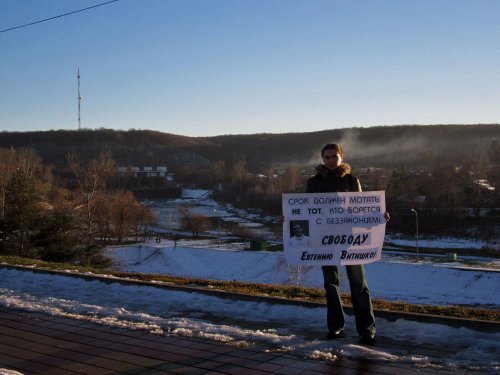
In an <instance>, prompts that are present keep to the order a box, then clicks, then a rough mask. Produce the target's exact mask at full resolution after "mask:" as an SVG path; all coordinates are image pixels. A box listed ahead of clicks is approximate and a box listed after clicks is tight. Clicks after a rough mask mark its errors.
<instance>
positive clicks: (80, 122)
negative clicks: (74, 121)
mask: <svg viewBox="0 0 500 375" xmlns="http://www.w3.org/2000/svg"><path fill="white" fill-rule="evenodd" d="M77 78H78V130H80V129H81V128H82V120H81V118H80V103H81V102H82V97H81V95H80V68H78V76H77Z"/></svg>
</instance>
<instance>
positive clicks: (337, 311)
mask: <svg viewBox="0 0 500 375" xmlns="http://www.w3.org/2000/svg"><path fill="white" fill-rule="evenodd" d="M321 158H322V161H323V162H322V164H320V165H319V166H317V167H316V172H317V173H316V175H315V176H314V177H311V178H310V179H309V180H308V181H307V189H306V193H327V192H328V193H330V192H361V185H360V183H359V180H358V179H357V178H356V177H354V176H353V175H352V174H351V167H350V166H349V165H348V164H346V163H343V158H344V151H343V150H342V147H340V146H339V145H337V144H335V143H328V144H326V145H324V146H323V147H322V149H321ZM384 217H385V219H386V221H388V220H389V214H388V213H385V214H384ZM322 271H323V279H324V287H325V291H326V302H327V326H328V335H327V338H328V339H335V338H338V337H341V336H342V334H343V332H344V325H345V317H344V310H343V308H342V303H341V300H340V291H339V270H338V267H337V266H335V265H331V266H330V265H328V266H322ZM346 271H347V277H348V279H349V286H350V289H351V299H352V305H353V309H354V316H355V319H356V329H357V331H358V334H359V335H360V336H361V339H360V342H361V343H363V344H366V345H374V344H375V316H374V313H373V307H372V302H371V297H370V290H369V289H368V284H367V282H366V277H365V271H364V268H363V265H362V264H356V265H346Z"/></svg>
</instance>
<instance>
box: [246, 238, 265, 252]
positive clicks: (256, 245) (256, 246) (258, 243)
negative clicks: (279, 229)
mask: <svg viewBox="0 0 500 375" xmlns="http://www.w3.org/2000/svg"><path fill="white" fill-rule="evenodd" d="M267 247H268V243H267V241H266V240H251V241H250V250H267Z"/></svg>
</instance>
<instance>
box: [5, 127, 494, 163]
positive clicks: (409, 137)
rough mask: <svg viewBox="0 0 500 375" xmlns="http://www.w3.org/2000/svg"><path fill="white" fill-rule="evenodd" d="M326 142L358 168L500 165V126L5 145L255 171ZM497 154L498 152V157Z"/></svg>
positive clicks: (146, 134)
mask: <svg viewBox="0 0 500 375" xmlns="http://www.w3.org/2000/svg"><path fill="white" fill-rule="evenodd" d="M326 142H335V143H339V144H341V145H342V146H343V147H344V150H345V153H346V158H345V159H346V161H347V162H349V163H351V164H352V165H353V166H355V167H359V168H360V167H388V168H397V167H400V166H402V165H404V166H418V165H427V164H429V163H435V162H436V161H443V162H460V160H463V159H466V158H470V157H476V156H477V155H479V156H480V157H484V160H490V161H491V160H497V161H498V160H499V159H500V155H499V154H498V152H499V149H500V124H487V125H484V124H477V125H404V126H403V125H402V126H376V127H370V128H347V129H334V130H324V131H316V132H304V133H284V134H268V133H264V134H250V135H224V136H215V137H185V136H179V135H175V134H169V133H161V132H156V131H150V130H129V131H121V130H111V129H99V130H87V129H85V130H50V131H33V132H1V133H0V147H4V148H11V147H13V148H31V149H34V150H35V151H36V152H37V153H38V154H39V155H40V156H41V157H42V159H43V162H44V163H46V164H53V165H55V166H58V165H60V164H61V163H64V161H65V156H66V154H67V153H68V152H69V151H75V152H77V153H78V154H79V155H80V157H81V158H82V159H84V160H85V159H90V158H93V157H95V156H96V155H97V154H98V153H99V152H100V151H102V150H103V149H109V150H110V151H111V155H112V157H113V158H114V160H116V162H117V164H118V165H122V166H127V165H134V166H154V165H166V166H168V167H169V168H173V169H175V166H179V165H182V164H185V163H187V162H195V163H200V164H204V163H206V162H213V161H217V160H223V161H226V162H233V161H239V160H243V161H245V162H246V166H247V168H248V169H249V170H253V171H258V170H262V169H265V168H267V167H269V166H273V167H276V166H281V165H283V166H284V165H286V164H289V163H294V164H300V165H313V164H316V163H318V162H319V161H320V157H319V149H320V148H321V146H322V145H323V144H324V143H326ZM492 153H493V154H492Z"/></svg>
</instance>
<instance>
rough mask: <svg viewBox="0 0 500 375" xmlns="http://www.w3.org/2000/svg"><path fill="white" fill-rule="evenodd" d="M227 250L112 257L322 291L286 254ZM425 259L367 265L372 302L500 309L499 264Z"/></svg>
mask: <svg viewBox="0 0 500 375" xmlns="http://www.w3.org/2000/svg"><path fill="white" fill-rule="evenodd" d="M225 246H226V247H223V248H217V243H216V242H215V243H214V241H208V240H200V241H189V240H185V241H178V242H177V246H176V247H175V248H174V243H173V242H171V241H163V242H162V243H160V244H156V243H154V242H150V243H146V244H141V245H133V246H123V247H120V246H113V247H110V248H108V251H107V255H108V256H110V257H111V258H112V259H114V261H115V264H116V267H117V268H118V269H120V270H123V271H130V272H144V273H156V274H169V275H175V276H186V277H199V278H207V279H218V280H238V281H245V282H258V283H266V284H291V285H297V283H299V285H301V286H308V287H316V288H322V287H323V276H322V273H321V268H319V267H304V268H303V270H302V272H301V274H300V275H292V276H291V275H290V273H289V270H288V266H287V263H286V262H285V258H284V254H283V253H278V252H267V251H245V250H243V248H245V247H248V244H245V243H241V244H233V245H231V246H230V247H229V245H225ZM421 259H422V260H421V261H419V262H416V261H415V260H414V258H413V257H408V256H396V255H384V256H383V258H382V260H381V261H379V262H375V263H372V264H369V265H366V266H365V270H366V274H367V278H368V285H369V286H370V290H371V293H372V296H373V297H374V298H382V299H386V300H390V301H404V302H411V303H420V304H430V305H457V304H459V305H470V306H476V307H477V306H481V307H486V308H496V309H498V308H499V307H500V300H499V295H500V270H499V269H498V268H496V266H498V264H494V265H490V268H488V269H486V268H485V267H482V268H477V267H465V266H464V265H462V264H460V263H444V262H435V261H434V260H433V259H427V258H421ZM494 263H495V262H494ZM493 266H495V267H494V268H493ZM341 272H342V273H343V272H344V268H343V267H341ZM342 281H343V282H342V289H343V290H345V291H347V290H348V283H347V280H346V277H344V278H343V280H342Z"/></svg>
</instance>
